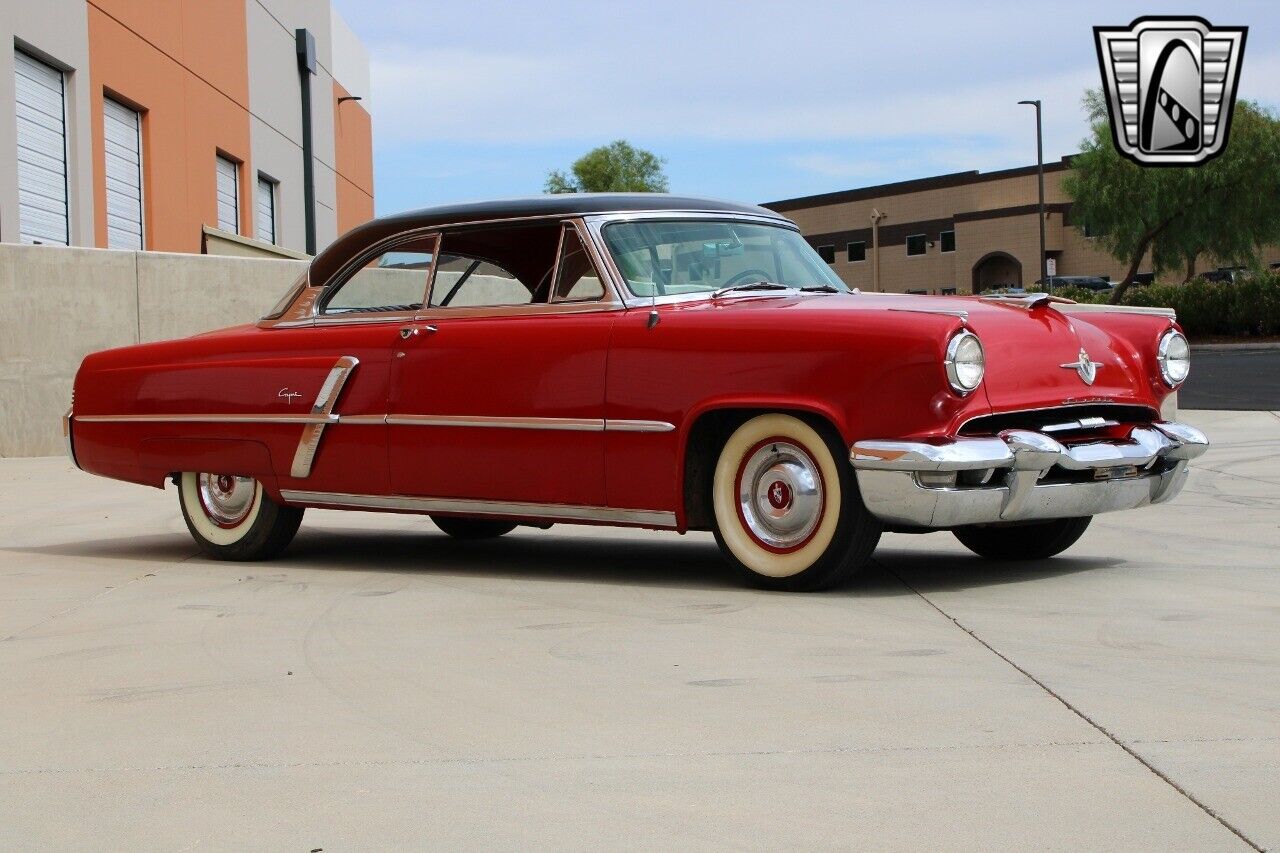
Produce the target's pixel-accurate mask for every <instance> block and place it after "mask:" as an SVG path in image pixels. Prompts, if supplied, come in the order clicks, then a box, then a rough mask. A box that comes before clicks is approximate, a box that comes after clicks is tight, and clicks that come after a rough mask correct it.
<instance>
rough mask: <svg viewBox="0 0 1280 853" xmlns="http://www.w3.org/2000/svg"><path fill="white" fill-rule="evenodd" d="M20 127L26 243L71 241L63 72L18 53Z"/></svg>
mask: <svg viewBox="0 0 1280 853" xmlns="http://www.w3.org/2000/svg"><path fill="white" fill-rule="evenodd" d="M13 67H14V84H15V86H14V88H15V96H16V97H15V111H16V116H17V129H18V231H19V239H20V240H21V241H22V242H23V243H57V244H61V245H63V246H65V245H67V243H68V242H70V234H69V232H68V230H67V123H66V106H65V103H64V95H63V80H62V72H61V71H59V70H58V69H56V68H53V67H51V66H49V65H46V64H44V63H43V62H40V61H38V60H35V59H32V58H31V57H29V56H27V55H26V54H25V53H22V52H21V51H15V52H14V54H13Z"/></svg>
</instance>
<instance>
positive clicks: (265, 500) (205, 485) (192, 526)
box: [178, 471, 302, 560]
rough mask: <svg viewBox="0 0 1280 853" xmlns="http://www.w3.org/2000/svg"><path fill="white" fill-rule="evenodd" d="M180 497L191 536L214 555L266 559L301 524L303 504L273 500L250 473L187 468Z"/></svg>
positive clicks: (179, 493)
mask: <svg viewBox="0 0 1280 853" xmlns="http://www.w3.org/2000/svg"><path fill="white" fill-rule="evenodd" d="M178 501H179V503H180V504H181V506H182V517H183V519H184V520H185V521H186V522H187V529H188V530H190V531H191V536H192V538H193V539H195V540H196V544H197V545H199V546H200V550H201V551H203V552H204V553H205V554H207V555H209V556H210V557H213V558H214V559H216V560H269V559H271V558H272V557H274V556H276V555H277V554H279V553H280V552H281V551H283V550H284V549H285V547H286V546H287V545H288V544H289V543H290V542H291V541H293V537H294V534H295V533H297V532H298V525H299V524H301V523H302V510H301V509H299V508H297V507H291V506H282V505H281V504H278V503H276V502H275V501H273V500H272V499H271V498H270V497H269V496H268V495H267V494H266V492H265V491H264V490H263V488H262V484H261V483H259V482H258V481H257V480H255V479H254V478H252V477H237V476H234V475H231V474H209V473H196V472H193V471H187V472H185V473H183V474H182V476H181V477H179V478H178Z"/></svg>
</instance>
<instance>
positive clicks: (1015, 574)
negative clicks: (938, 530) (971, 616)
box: [848, 545, 1124, 596]
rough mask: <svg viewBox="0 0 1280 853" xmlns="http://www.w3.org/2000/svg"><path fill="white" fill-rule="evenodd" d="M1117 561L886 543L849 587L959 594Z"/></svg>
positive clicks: (1103, 566) (869, 590)
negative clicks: (1000, 555)
mask: <svg viewBox="0 0 1280 853" xmlns="http://www.w3.org/2000/svg"><path fill="white" fill-rule="evenodd" d="M1123 563H1124V560H1122V559H1119V558H1115V557H1105V558H1099V557H1073V556H1071V554H1070V552H1068V553H1067V554H1064V555H1060V556H1057V557H1053V558H1051V559H1047V560H1008V561H1000V560H987V559H984V558H982V557H979V556H977V555H976V554H969V553H956V552H954V551H931V550H928V549H925V548H920V547H914V548H910V549H902V548H893V547H889V548H886V547H884V545H881V547H880V548H879V549H877V550H876V553H875V556H874V557H873V558H872V561H871V565H870V566H868V567H867V570H866V571H864V572H862V573H861V574H860V575H859V576H858V577H857V578H856V579H855V580H854V582H853V584H852V585H851V586H850V587H849V588H848V589H849V591H850V592H852V593H855V594H858V595H863V596H870V595H883V596H897V595H902V594H904V593H908V594H910V593H911V590H915V591H917V592H920V593H922V594H925V595H927V594H929V593H933V592H956V591H960V590H966V589H973V588H976V587H992V586H1001V585H1004V584H1011V583H1027V582H1030V581H1037V580H1046V579H1049V578H1056V577H1062V576H1064V575H1073V574H1079V573H1082V572H1090V571H1095V570H1099V569H1109V568H1112V567H1114V566H1118V565H1123Z"/></svg>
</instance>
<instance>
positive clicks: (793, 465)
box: [711, 414, 881, 591]
mask: <svg viewBox="0 0 1280 853" xmlns="http://www.w3.org/2000/svg"><path fill="white" fill-rule="evenodd" d="M844 456H845V451H844V450H843V448H842V447H841V445H840V442H839V441H838V440H837V439H836V438H835V437H834V431H832V430H830V429H829V428H827V427H825V426H824V425H822V424H817V423H815V424H812V425H811V424H810V423H808V422H806V421H804V420H801V419H800V418H798V417H795V416H793V415H784V414H767V415H759V416H757V417H754V418H752V419H750V420H749V421H747V422H746V423H744V424H742V425H741V426H739V427H738V428H737V429H736V430H734V432H733V433H732V434H731V435H730V436H729V437H728V439H727V440H726V441H725V443H724V446H723V447H722V448H721V450H720V456H719V458H718V459H717V461H716V467H715V474H714V477H713V480H712V486H711V490H712V491H711V504H712V510H713V512H714V515H715V522H716V523H715V533H716V541H717V542H719V544H720V548H721V550H722V551H723V552H724V554H725V556H726V557H727V558H728V559H729V562H730V563H732V564H733V565H734V566H736V567H737V568H738V569H739V570H740V572H742V573H743V574H744V575H745V576H746V578H747V579H748V580H749V581H750V582H751V583H753V584H755V585H757V586H762V587H766V588H769V589H783V590H797V591H799V590H816V589H823V588H826V587H829V586H834V585H836V584H839V583H842V582H844V581H846V580H847V579H848V578H849V577H851V576H852V575H853V573H854V572H855V571H857V569H858V568H860V567H861V566H862V564H864V563H865V562H866V561H867V559H868V558H869V557H870V556H871V552H872V551H873V550H874V549H875V546H876V543H877V542H878V541H879V539H880V530H881V528H880V524H879V522H878V521H877V520H876V519H875V518H874V517H873V516H872V515H871V514H870V513H868V512H867V510H866V508H865V507H864V506H863V504H862V499H861V497H860V496H859V494H858V488H857V482H856V480H855V477H854V474H853V470H852V468H851V467H850V466H849V465H848V463H847V462H844V461H843V460H844Z"/></svg>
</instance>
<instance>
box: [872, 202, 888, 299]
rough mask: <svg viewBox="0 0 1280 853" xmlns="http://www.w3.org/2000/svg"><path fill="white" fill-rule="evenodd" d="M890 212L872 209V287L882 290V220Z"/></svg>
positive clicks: (876, 290)
mask: <svg viewBox="0 0 1280 853" xmlns="http://www.w3.org/2000/svg"><path fill="white" fill-rule="evenodd" d="M887 215H888V214H886V213H881V212H880V210H879V209H878V208H874V207H873V208H872V209H871V289H872V290H873V291H875V292H876V293H879V292H880V220H881V219H884V218H885V217H886V216H887Z"/></svg>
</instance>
